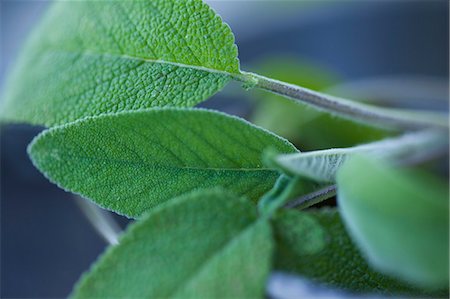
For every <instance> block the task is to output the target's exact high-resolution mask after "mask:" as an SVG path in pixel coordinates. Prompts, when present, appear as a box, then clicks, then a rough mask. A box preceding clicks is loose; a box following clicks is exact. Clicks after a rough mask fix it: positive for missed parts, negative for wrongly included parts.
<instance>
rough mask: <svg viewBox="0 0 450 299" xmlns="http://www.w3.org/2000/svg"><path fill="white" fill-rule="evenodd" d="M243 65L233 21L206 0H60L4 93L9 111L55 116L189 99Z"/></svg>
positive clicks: (34, 118) (213, 88) (21, 118)
mask: <svg viewBox="0 0 450 299" xmlns="http://www.w3.org/2000/svg"><path fill="white" fill-rule="evenodd" d="M238 72H239V62H238V59H237V47H236V45H235V44H234V37H233V34H232V33H231V30H230V28H229V27H228V26H227V25H226V24H224V23H222V20H221V19H220V17H218V16H217V15H216V14H215V13H214V12H213V11H212V10H211V9H210V8H209V7H208V6H207V5H206V4H204V3H202V1H200V0H151V1H140V0H139V1H56V2H55V3H54V4H53V5H52V7H51V9H50V10H49V11H48V12H47V15H46V16H45V18H44V19H43V21H42V23H41V24H40V26H39V28H38V29H37V30H35V31H34V33H33V36H32V38H31V39H30V40H29V41H28V44H27V45H26V47H25V48H24V51H23V53H22V55H21V56H20V59H19V62H18V64H17V65H16V68H15V71H14V73H13V74H12V75H11V76H10V78H9V83H8V84H7V88H6V93H5V94H4V95H3V96H2V98H3V107H1V109H0V111H1V116H2V118H3V120H6V121H11V122H28V123H32V124H40V125H47V126H51V125H55V124H62V123H66V122H69V121H73V120H76V119H79V118H82V117H85V116H92V115H99V114H102V113H108V112H120V111H127V110H137V109H141V108H149V107H163V106H164V107H166V106H171V107H190V106H193V105H195V104H197V103H199V102H201V101H203V100H205V99H207V98H208V97H210V96H211V95H213V94H214V93H215V92H217V91H219V90H220V89H222V87H223V86H224V85H225V84H226V83H227V82H228V81H229V79H230V76H229V74H231V73H238Z"/></svg>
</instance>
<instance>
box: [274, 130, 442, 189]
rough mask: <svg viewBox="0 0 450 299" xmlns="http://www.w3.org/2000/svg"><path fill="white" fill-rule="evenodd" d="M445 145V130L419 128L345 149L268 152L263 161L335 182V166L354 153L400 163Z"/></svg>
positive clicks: (297, 174) (287, 169) (310, 176)
mask: <svg viewBox="0 0 450 299" xmlns="http://www.w3.org/2000/svg"><path fill="white" fill-rule="evenodd" d="M430 144H433V148H430ZM446 148H448V134H447V132H440V131H422V132H418V133H417V132H415V133H409V134H405V135H403V136H400V137H397V138H391V139H385V140H382V141H378V142H372V143H367V144H363V145H359V146H354V147H349V148H336V149H328V150H321V151H312V152H303V153H295V154H287V155H286V154H283V155H276V154H275V153H270V155H269V156H268V159H267V160H268V163H267V164H269V165H272V166H274V167H277V168H279V169H280V170H282V171H283V172H285V173H287V174H289V175H296V176H304V177H307V178H310V179H313V180H316V181H320V182H335V181H336V174H337V172H338V170H339V168H340V167H341V166H342V165H343V164H344V162H345V161H347V160H348V159H349V158H350V157H352V156H354V155H357V154H370V155H372V156H376V157H383V158H386V159H390V160H395V161H396V162H398V163H402V162H403V163H404V162H411V161H417V160H419V161H420V159H421V157H422V156H423V155H424V153H425V154H426V153H429V151H430V150H437V151H440V150H441V149H442V150H445V149H446Z"/></svg>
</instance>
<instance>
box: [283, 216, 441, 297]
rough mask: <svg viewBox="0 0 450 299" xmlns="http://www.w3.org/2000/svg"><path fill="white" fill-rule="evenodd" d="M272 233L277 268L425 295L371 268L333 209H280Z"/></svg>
mask: <svg viewBox="0 0 450 299" xmlns="http://www.w3.org/2000/svg"><path fill="white" fill-rule="evenodd" d="M274 234H275V240H276V242H277V247H276V255H275V269H277V270H282V271H287V272H292V273H296V274H299V275H301V276H304V277H306V278H308V279H312V280H314V281H315V282H318V283H321V284H325V285H327V286H328V287H333V288H341V289H346V290H350V291H354V292H359V293H379V294H386V295H395V294H412V295H425V294H424V293H423V292H422V291H421V290H417V289H414V288H412V287H410V286H408V285H406V284H404V283H400V282H398V281H395V280H394V279H391V278H388V277H386V276H384V275H382V274H380V273H377V272H376V271H374V270H372V269H370V268H369V266H368V265H367V263H366V262H365V260H364V259H363V258H362V257H361V255H360V254H359V252H358V250H357V249H356V248H355V247H354V245H353V244H352V242H351V240H350V238H349V236H348V235H347V233H346V231H345V228H344V226H343V224H342V222H341V219H340V217H339V213H338V212H337V211H336V210H335V209H320V210H309V211H307V212H298V211H293V210H287V211H283V212H281V213H279V215H278V217H277V218H275V220H274ZM433 295H440V294H433Z"/></svg>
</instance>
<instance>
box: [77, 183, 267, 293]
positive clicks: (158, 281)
mask: <svg viewBox="0 0 450 299" xmlns="http://www.w3.org/2000/svg"><path fill="white" fill-rule="evenodd" d="M272 248H273V244H272V236H271V228H270V225H269V223H268V222H267V221H266V220H258V219H257V213H256V209H255V206H254V205H252V204H251V203H250V202H248V201H247V200H245V199H240V198H237V197H235V196H233V195H231V194H230V193H228V192H225V191H221V190H217V189H216V190H207V191H205V190H202V191H198V192H195V193H191V194H188V195H184V196H181V197H179V198H176V199H174V200H172V201H170V202H168V203H166V204H164V205H162V206H160V207H158V208H156V209H155V210H153V211H151V212H150V213H149V214H147V215H146V216H144V217H143V218H142V219H140V220H139V221H138V222H137V223H135V224H133V225H131V227H130V228H129V229H128V230H127V232H126V233H125V234H124V235H123V237H122V238H121V240H120V243H119V245H117V246H113V247H111V248H109V249H108V250H107V252H106V253H105V254H104V255H103V256H102V257H101V258H100V259H99V260H98V261H97V262H96V264H95V265H94V267H93V268H92V269H91V271H90V272H88V273H87V274H84V275H83V277H82V278H81V280H80V281H79V282H78V284H77V285H76V287H75V290H74V292H73V294H72V298H262V297H263V295H264V290H265V281H266V279H267V276H268V273H269V270H270V265H271V255H272Z"/></svg>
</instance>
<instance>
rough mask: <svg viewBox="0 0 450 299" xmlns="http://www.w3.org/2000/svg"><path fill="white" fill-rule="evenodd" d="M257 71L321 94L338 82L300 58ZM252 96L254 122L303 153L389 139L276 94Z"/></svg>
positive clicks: (269, 63) (272, 61)
mask: <svg viewBox="0 0 450 299" xmlns="http://www.w3.org/2000/svg"><path fill="white" fill-rule="evenodd" d="M257 69H258V71H259V72H260V73H262V74H267V75H269V76H271V77H272V78H276V79H278V80H282V81H285V82H289V83H292V84H298V85H300V86H303V87H306V88H310V89H313V90H317V91H320V90H323V89H325V88H327V87H329V86H332V85H334V84H336V83H337V82H338V79H337V76H336V75H334V74H332V73H331V72H330V71H327V70H325V69H323V68H321V67H318V66H316V65H313V64H312V63H309V62H306V61H301V60H299V59H298V58H273V59H270V60H268V61H267V62H264V63H261V64H260V65H259V66H258V67H257ZM251 95H252V96H253V97H255V98H256V99H257V100H256V101H255V104H256V109H255V111H254V113H253V116H252V118H251V120H252V122H253V123H255V124H257V125H260V126H262V127H264V128H266V129H268V130H270V131H272V132H275V133H276V134H278V135H281V136H283V137H285V138H287V139H289V140H290V141H291V142H293V143H294V144H296V145H297V146H298V147H299V148H300V149H301V150H317V149H324V148H331V147H348V146H353V145H355V144H359V143H365V142H370V141H374V140H378V139H380V138H382V137H385V136H387V135H388V133H387V132H385V131H383V130H381V129H377V128H372V127H369V126H366V125H362V124H358V123H354V122H352V121H349V120H345V119H341V118H338V117H335V116H332V115H330V114H328V113H326V112H321V111H318V110H315V109H313V108H311V107H308V106H306V105H305V104H302V103H301V102H293V101H290V100H288V99H286V98H283V97H281V96H278V95H275V94H271V93H265V92H261V91H253V92H252V93H251Z"/></svg>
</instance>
